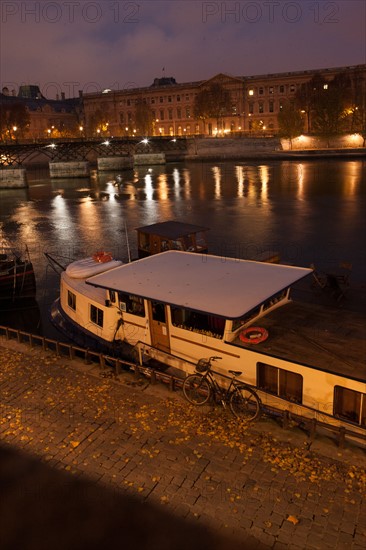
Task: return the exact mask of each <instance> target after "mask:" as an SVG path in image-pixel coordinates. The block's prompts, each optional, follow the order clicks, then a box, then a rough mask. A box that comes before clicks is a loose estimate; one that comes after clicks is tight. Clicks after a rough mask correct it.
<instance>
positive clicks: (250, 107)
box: [249, 103, 254, 115]
mask: <svg viewBox="0 0 366 550" xmlns="http://www.w3.org/2000/svg"><path fill="white" fill-rule="evenodd" d="M253 113H254V103H249V114H251V115H252V114H253Z"/></svg>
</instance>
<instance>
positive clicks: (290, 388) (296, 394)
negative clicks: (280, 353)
mask: <svg viewBox="0 0 366 550" xmlns="http://www.w3.org/2000/svg"><path fill="white" fill-rule="evenodd" d="M302 385H303V380H302V376H301V374H297V373H296V372H291V371H288V370H285V369H279V368H277V367H273V366H272V365H267V364H266V363H257V386H258V388H260V389H261V390H263V391H265V392H267V393H272V394H273V395H277V396H278V397H281V398H282V399H286V400H287V401H292V402H293V403H302Z"/></svg>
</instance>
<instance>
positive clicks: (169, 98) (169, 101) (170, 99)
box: [168, 95, 172, 103]
mask: <svg viewBox="0 0 366 550" xmlns="http://www.w3.org/2000/svg"><path fill="white" fill-rule="evenodd" d="M171 102H172V96H171V95H168V103H171Z"/></svg>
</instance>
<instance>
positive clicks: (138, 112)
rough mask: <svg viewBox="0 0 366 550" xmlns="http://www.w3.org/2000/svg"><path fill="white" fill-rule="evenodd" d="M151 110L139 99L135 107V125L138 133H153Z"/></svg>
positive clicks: (144, 134) (147, 134) (145, 134)
mask: <svg viewBox="0 0 366 550" xmlns="http://www.w3.org/2000/svg"><path fill="white" fill-rule="evenodd" d="M153 120H154V117H153V112H152V110H151V108H150V106H149V105H148V104H147V103H144V101H139V102H138V103H137V105H136V108H135V126H136V131H137V134H138V135H141V136H142V135H143V136H149V135H151V134H152V133H153Z"/></svg>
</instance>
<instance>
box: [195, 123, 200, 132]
mask: <svg viewBox="0 0 366 550" xmlns="http://www.w3.org/2000/svg"><path fill="white" fill-rule="evenodd" d="M194 133H195V134H199V133H200V125H199V124H196V127H195V130H194Z"/></svg>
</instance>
